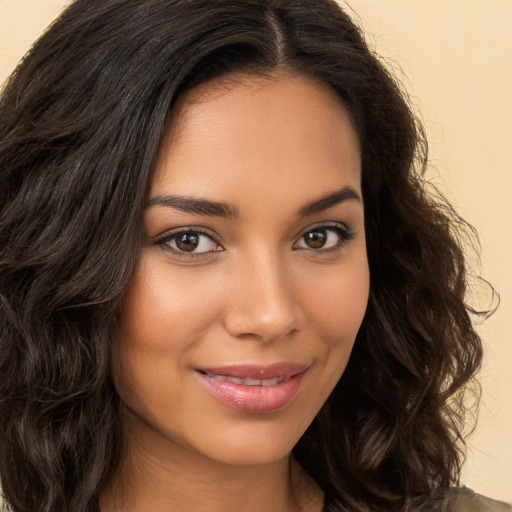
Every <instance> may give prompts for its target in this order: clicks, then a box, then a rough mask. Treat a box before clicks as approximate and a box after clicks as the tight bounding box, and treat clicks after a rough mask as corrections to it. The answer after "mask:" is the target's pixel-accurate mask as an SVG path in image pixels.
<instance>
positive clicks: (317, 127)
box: [152, 73, 361, 195]
mask: <svg viewBox="0 0 512 512" xmlns="http://www.w3.org/2000/svg"><path fill="white" fill-rule="evenodd" d="M360 167H361V165H360V149H359V142H358V140H357V135H356V132H355V129H354V127H353V125H352V122H351V119H350V116H349V114H348V112H347V109H346V107H345V106H344V105H343V103H342V102H341V100H340V99H339V97H338V95H337V94H336V93H335V92H334V91H333V90H332V89H331V88H330V87H329V86H328V85H326V84H324V83H322V82H319V81H317V80H315V79H312V78H309V77H305V76H302V75H290V74H284V73H274V74H273V75H271V76H267V77H254V76H230V77H227V78H223V79H220V80H216V81H213V82H209V83H205V84H202V85H200V86H198V87H196V88H194V89H192V90H191V91H189V92H188V93H186V94H185V95H184V96H183V97H182V98H180V100H179V102H178V103H177V105H176V107H175V108H174V110H173V112H172V115H171V117H170V119H169V122H168V126H167V129H166V133H165V135H164V138H163V140H162V144H161V148H160V152H159V157H158V163H157V168H156V171H155V175H154V180H153V184H152V185H153V186H152V192H153V193H158V192H159V191H161V189H162V188H163V189H166V188H169V187H171V188H172V191H173V193H183V194H192V195H194V194H196V193H198V192H202V193H203V192H207V191H208V192H214V191H215V190H216V189H218V188H219V186H221V187H223V188H224V189H226V186H227V188H230V187H229V185H232V187H231V188H236V187H235V185H239V184H240V179H242V180H243V182H244V183H245V184H246V185H248V186H252V187H255V186H256V187H257V186H258V185H260V184H261V183H264V182H265V180H267V181H268V180H269V179H271V180H272V181H273V183H274V184H275V187H276V188H277V187H279V186H283V187H286V189H288V190H289V189H290V184H291V181H290V180H292V181H293V184H294V185H295V187H297V186H299V185H300V183H301V182H304V185H305V186H310V185H309V184H310V183H311V181H312V180H324V181H325V180H327V181H337V183H333V185H332V186H330V188H333V187H337V186H338V185H344V184H347V181H348V182H350V184H351V185H353V186H356V185H359V182H360V172H361V171H360ZM328 188H329V187H328ZM235 192H236V191H235Z"/></svg>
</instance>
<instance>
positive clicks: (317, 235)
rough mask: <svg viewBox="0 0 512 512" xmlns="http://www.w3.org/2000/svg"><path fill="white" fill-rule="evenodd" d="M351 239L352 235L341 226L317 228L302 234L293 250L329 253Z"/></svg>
mask: <svg viewBox="0 0 512 512" xmlns="http://www.w3.org/2000/svg"><path fill="white" fill-rule="evenodd" d="M352 237H353V235H352V233H351V232H350V231H349V229H348V228H347V227H346V226H344V225H343V224H335V225H332V226H318V227H317V228H313V229H309V230H308V231H306V232H304V234H303V235H302V236H301V237H300V238H299V239H298V240H297V242H296V243H295V246H294V247H295V249H311V250H313V251H318V252H322V251H329V250H331V249H333V250H334V249H337V248H339V247H342V246H343V244H344V243H345V242H348V241H349V240H351V239H352Z"/></svg>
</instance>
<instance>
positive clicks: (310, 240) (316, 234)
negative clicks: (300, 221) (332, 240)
mask: <svg viewBox="0 0 512 512" xmlns="http://www.w3.org/2000/svg"><path fill="white" fill-rule="evenodd" d="M304 242H305V244H306V245H307V246H308V247H310V248H311V249H321V248H322V247H323V246H324V245H325V243H326V242H327V232H326V230H324V229H317V230H315V231H309V232H308V233H306V234H305V235H304Z"/></svg>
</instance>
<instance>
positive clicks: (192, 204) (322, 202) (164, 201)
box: [147, 187, 362, 219]
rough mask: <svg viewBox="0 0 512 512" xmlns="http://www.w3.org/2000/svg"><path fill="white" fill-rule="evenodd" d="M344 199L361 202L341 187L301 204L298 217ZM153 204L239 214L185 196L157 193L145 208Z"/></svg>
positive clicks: (218, 204) (233, 209)
mask: <svg viewBox="0 0 512 512" xmlns="http://www.w3.org/2000/svg"><path fill="white" fill-rule="evenodd" d="M345 201H357V202H359V203H362V199H361V196H360V195H359V194H358V193H357V192H356V191H355V190H354V189H353V188H352V187H343V188H341V189H339V190H336V191H334V192H331V193H330V194H327V195H326V196H323V197H321V198H319V199H315V200H314V201H311V202H309V203H307V204H305V205H304V206H302V207H301V208H300V209H299V217H306V216H308V215H312V214H314V213H318V212H321V211H323V210H328V209H329V208H332V207H333V206H336V205H338V204H340V203H343V202H345ZM153 206H166V207H169V208H176V209H178V210H181V211H184V212H187V213H197V214H200V215H209V216H216V217H227V218H233V219H236V218H237V217H239V215H240V211H239V210H238V208H237V207H236V206H234V205H232V204H229V203H222V202H218V201H211V200H209V199H200V198H194V197H187V196H176V195H165V194H157V195H156V196H154V197H153V198H151V199H150V200H149V202H148V204H147V208H152V207H153Z"/></svg>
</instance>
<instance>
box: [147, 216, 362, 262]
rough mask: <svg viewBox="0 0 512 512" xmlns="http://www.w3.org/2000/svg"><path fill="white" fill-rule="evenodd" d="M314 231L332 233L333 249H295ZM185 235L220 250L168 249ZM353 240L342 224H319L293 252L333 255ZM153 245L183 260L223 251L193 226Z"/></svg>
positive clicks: (215, 238)
mask: <svg viewBox="0 0 512 512" xmlns="http://www.w3.org/2000/svg"><path fill="white" fill-rule="evenodd" d="M315 231H317V232H320V231H326V232H331V233H332V232H334V233H335V234H336V235H337V236H338V238H339V241H338V242H337V243H336V245H335V246H334V247H328V248H326V249H324V248H321V247H320V248H318V249H314V248H312V247H298V248H296V247H295V246H296V245H297V244H298V243H299V241H301V240H304V237H305V236H306V235H307V234H308V233H313V232H315ZM187 234H192V235H200V236H204V237H206V238H208V239H209V240H210V241H212V242H214V243H215V244H217V246H218V247H221V249H220V250H213V251H204V252H199V253H196V252H192V251H190V252H187V251H182V250H179V249H175V248H173V247H170V246H169V245H168V244H169V243H170V242H172V241H176V240H178V238H179V237H180V236H184V235H187ZM353 238H354V234H353V233H352V231H351V230H350V229H349V228H348V227H347V226H346V225H344V224H341V223H334V224H319V225H316V226H310V227H308V228H307V229H306V230H305V231H303V232H302V233H301V235H300V236H299V238H298V239H297V241H296V242H295V243H294V250H308V251H311V252H312V253H314V254H324V253H335V252H338V251H340V250H342V249H343V248H344V246H345V245H346V244H347V243H348V242H349V241H350V240H352V239H353ZM154 243H155V245H158V246H162V248H163V249H164V250H166V251H170V252H173V253H174V254H177V255H179V256H180V257H184V258H197V257H201V256H204V255H206V254H211V253H214V252H222V251H223V250H224V249H223V248H222V244H221V242H220V239H219V237H218V236H217V235H216V234H215V233H213V232H212V231H209V230H206V229H204V228H199V227H197V228H196V227H194V226H190V227H187V228H185V229H183V228H181V229H179V230H176V231H172V232H171V233H167V234H166V235H164V236H162V237H161V238H159V239H157V240H156V241H155V242H154ZM199 243H200V242H199Z"/></svg>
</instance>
